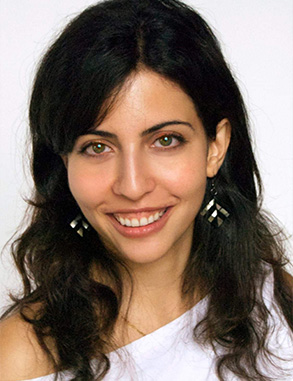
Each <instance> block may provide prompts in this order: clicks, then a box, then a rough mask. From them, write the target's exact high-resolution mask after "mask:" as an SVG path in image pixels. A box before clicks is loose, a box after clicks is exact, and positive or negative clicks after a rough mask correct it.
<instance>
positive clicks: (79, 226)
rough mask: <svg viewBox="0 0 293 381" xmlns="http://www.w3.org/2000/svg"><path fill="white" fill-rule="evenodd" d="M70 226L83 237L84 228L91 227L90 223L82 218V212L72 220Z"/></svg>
mask: <svg viewBox="0 0 293 381" xmlns="http://www.w3.org/2000/svg"><path fill="white" fill-rule="evenodd" d="M70 226H71V227H72V229H74V230H75V231H76V233H77V234H79V235H80V236H81V237H83V232H84V229H85V230H89V228H90V225H89V224H88V223H87V222H85V221H84V220H83V219H82V215H81V214H78V215H77V216H76V217H75V219H74V220H72V221H71V222H70Z"/></svg>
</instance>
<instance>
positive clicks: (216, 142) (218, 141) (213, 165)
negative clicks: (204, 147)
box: [207, 118, 231, 177]
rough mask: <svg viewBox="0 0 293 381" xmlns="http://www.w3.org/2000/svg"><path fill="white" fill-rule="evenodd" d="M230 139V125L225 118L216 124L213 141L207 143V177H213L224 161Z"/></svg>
mask: <svg viewBox="0 0 293 381" xmlns="http://www.w3.org/2000/svg"><path fill="white" fill-rule="evenodd" d="M230 138H231V125H230V122H229V120H228V119H227V118H225V119H222V120H221V121H220V122H219V123H218V124H217V134H216V137H215V139H213V140H211V141H210V142H209V150H208V157H207V177H214V176H215V175H216V174H217V173H218V170H219V169H220V167H221V165H222V164H223V161H224V159H225V155H226V152H227V150H228V147H229V143H230Z"/></svg>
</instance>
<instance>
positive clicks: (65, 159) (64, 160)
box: [60, 155, 68, 169]
mask: <svg viewBox="0 0 293 381" xmlns="http://www.w3.org/2000/svg"><path fill="white" fill-rule="evenodd" d="M60 157H61V159H62V161H63V163H64V165H65V167H66V169H67V166H68V156H67V155H60Z"/></svg>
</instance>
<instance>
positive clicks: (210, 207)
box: [200, 180, 230, 227]
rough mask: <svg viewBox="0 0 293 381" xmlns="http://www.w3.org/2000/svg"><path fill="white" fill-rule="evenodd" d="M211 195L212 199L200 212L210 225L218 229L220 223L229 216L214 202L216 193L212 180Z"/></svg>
mask: <svg viewBox="0 0 293 381" xmlns="http://www.w3.org/2000/svg"><path fill="white" fill-rule="evenodd" d="M210 192H211V195H212V199H211V200H210V201H209V203H208V204H207V205H206V206H205V207H204V208H203V210H202V211H201V212H200V214H201V216H206V218H207V220H208V221H209V223H210V224H212V225H213V226H215V227H219V226H221V225H222V223H223V222H224V221H225V220H226V218H228V217H229V216H230V213H229V212H227V210H226V209H224V208H223V207H222V206H221V205H219V204H218V203H217V201H216V196H217V194H218V193H217V191H216V188H215V183H214V180H212V186H211V191H210Z"/></svg>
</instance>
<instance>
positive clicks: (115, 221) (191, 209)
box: [65, 71, 215, 263]
mask: <svg viewBox="0 0 293 381" xmlns="http://www.w3.org/2000/svg"><path fill="white" fill-rule="evenodd" d="M212 144H213V143H209V142H208V140H207V138H206V136H205V132H204V128H203V126H202V123H201V121H200V119H199V117H198V115H197V113H196V111H195V108H194V105H193V103H192V101H191V99H190V98H189V97H188V95H186V93H185V92H183V91H182V90H181V89H180V88H179V87H178V86H177V85H175V84H174V83H172V82H170V81H168V80H166V79H164V78H163V77H161V76H159V75H158V74H155V73H153V72H150V71H141V72H139V73H138V74H135V75H133V76H132V77H131V78H130V79H129V80H128V81H127V83H126V84H125V85H124V88H123V90H122V92H121V93H120V96H119V97H118V100H117V102H116V104H115V106H114V107H113V109H112V110H111V112H110V113H109V114H108V116H107V117H106V119H105V120H104V121H103V122H102V123H101V124H100V125H99V126H97V127H96V129H95V130H94V131H93V132H88V133H87V134H86V135H82V136H80V137H79V138H78V139H77V140H76V142H75V146H74V148H73V151H72V152H71V153H70V154H69V155H68V156H67V157H66V158H65V162H66V166H67V170H68V179H69V186H70V190H71V192H72V195H73V196H74V198H75V199H76V201H77V203H78V205H79V207H80V209H81V210H82V212H83V214H84V216H85V217H86V218H87V220H88V221H89V222H90V224H91V226H92V227H93V228H94V229H95V230H96V231H97V232H98V233H99V235H100V237H101V238H102V240H103V241H104V242H105V244H106V246H107V247H110V248H112V249H114V250H115V252H118V253H119V254H120V255H121V256H122V257H123V258H124V259H125V260H126V261H127V262H132V263H133V262H135V263H149V262H154V261H157V260H159V259H160V258H163V257H165V258H167V257H170V258H171V257H173V258H176V257H177V258H178V257H179V256H180V255H182V256H184V254H185V255H188V253H189V250H190V246H191V242H192V234H193V224H194V219H195V217H196V215H197V213H198V212H199V209H200V206H201V204H202V201H203V197H204V193H205V187H206V178H207V176H213V175H214V174H215V163H214V162H215V160H213V157H214V156H215V150H214V148H212V149H211V145H212Z"/></svg>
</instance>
